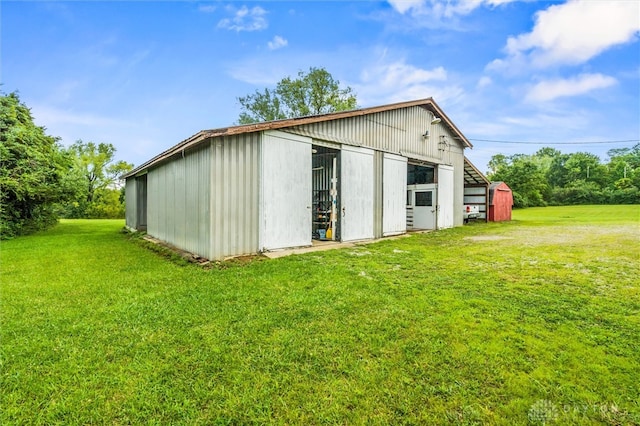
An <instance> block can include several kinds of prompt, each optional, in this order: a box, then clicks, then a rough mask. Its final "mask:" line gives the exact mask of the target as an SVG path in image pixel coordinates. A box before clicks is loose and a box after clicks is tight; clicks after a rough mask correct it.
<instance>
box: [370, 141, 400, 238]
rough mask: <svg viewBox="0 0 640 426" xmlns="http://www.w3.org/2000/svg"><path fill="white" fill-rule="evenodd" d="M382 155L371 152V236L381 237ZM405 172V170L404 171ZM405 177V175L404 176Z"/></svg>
mask: <svg viewBox="0 0 640 426" xmlns="http://www.w3.org/2000/svg"><path fill="white" fill-rule="evenodd" d="M384 156H385V154H384V153H383V152H382V151H374V153H373V237H374V238H382V237H383V236H384V223H383V221H384V196H385V194H384V192H385V189H386V187H385V179H386V176H385V170H384ZM405 174H406V171H405ZM405 179H406V177H405Z"/></svg>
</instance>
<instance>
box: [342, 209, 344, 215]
mask: <svg viewBox="0 0 640 426" xmlns="http://www.w3.org/2000/svg"><path fill="white" fill-rule="evenodd" d="M342 217H344V207H343V208H342Z"/></svg>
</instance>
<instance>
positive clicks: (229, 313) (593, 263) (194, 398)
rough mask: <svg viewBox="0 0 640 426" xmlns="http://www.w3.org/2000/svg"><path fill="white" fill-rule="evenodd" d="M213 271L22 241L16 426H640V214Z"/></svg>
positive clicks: (518, 214) (139, 250)
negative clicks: (251, 425)
mask: <svg viewBox="0 0 640 426" xmlns="http://www.w3.org/2000/svg"><path fill="white" fill-rule="evenodd" d="M514 219H515V220H514V221H513V222H510V223H491V224H485V223H474V224H472V225H470V226H465V227H461V228H456V229H450V230H445V231H440V232H434V233H428V234H417V235H413V236H411V237H409V238H400V239H395V240H385V241H382V242H378V243H374V244H368V245H362V246H357V247H355V248H347V249H343V250H334V251H327V252H319V253H309V254H306V255H298V256H291V257H286V258H281V259H276V260H268V261H254V262H250V263H246V264H237V263H230V264H229V265H226V266H225V267H222V268H213V269H208V270H205V269H203V268H201V267H199V266H195V265H186V266H185V265H181V264H178V263H175V262H171V261H168V260H167V259H166V258H163V257H161V256H159V255H158V254H157V253H154V252H152V251H150V250H148V249H146V248H145V247H143V246H142V245H140V244H136V243H135V242H134V241H132V240H131V239H130V238H129V237H128V236H127V235H126V234H124V233H122V232H121V228H122V226H123V223H122V222H121V221H97V220H96V221H64V222H62V223H61V224H60V225H58V226H57V227H56V228H54V229H53V230H51V231H48V232H44V233H40V234H37V235H34V236H30V237H24V238H18V239H15V240H11V241H4V242H2V243H1V244H2V245H1V247H0V262H1V264H0V267H1V282H0V285H1V287H0V289H1V293H0V296H1V301H0V302H1V305H0V308H1V314H0V315H1V316H0V319H1V324H0V325H1V331H0V339H1V340H0V356H1V364H0V365H1V376H0V377H1V382H0V390H1V392H0V409H1V414H0V424H3V425H9V424H162V425H165V424H246V423H259V424H260V423H280V424H305V425H306V424H320V423H323V424H327V423H328V424H336V423H337V424H363V423H367V424H504V425H517V424H543V423H545V422H546V423H547V424H551V423H557V424H576V425H583V424H612V425H623V424H624V425H626V424H640V379H639V378H640V291H639V289H640V283H639V279H638V277H639V273H640V265H639V259H640V207H639V206H579V207H553V208H552V207H549V208H544V209H527V210H519V211H515V212H514Z"/></svg>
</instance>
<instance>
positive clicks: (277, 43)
mask: <svg viewBox="0 0 640 426" xmlns="http://www.w3.org/2000/svg"><path fill="white" fill-rule="evenodd" d="M287 44H289V42H288V41H287V39H285V38H283V37H280V36H278V35H277V36H275V37H274V38H273V40H271V41H270V42H268V43H267V47H268V48H269V50H277V49H280V48H283V47H285V46H286V45H287Z"/></svg>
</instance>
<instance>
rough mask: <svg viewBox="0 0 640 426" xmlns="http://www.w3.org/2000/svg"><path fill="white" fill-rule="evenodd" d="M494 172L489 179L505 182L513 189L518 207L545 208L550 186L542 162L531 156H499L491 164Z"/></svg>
mask: <svg viewBox="0 0 640 426" xmlns="http://www.w3.org/2000/svg"><path fill="white" fill-rule="evenodd" d="M489 164H490V167H492V171H491V172H490V173H489V175H488V178H489V179H490V180H492V181H503V182H506V183H507V185H509V186H510V187H511V189H512V190H513V196H514V205H515V206H516V207H529V206H543V205H545V204H546V203H545V200H544V194H546V193H547V191H548V189H549V188H548V185H547V182H546V179H545V175H544V168H543V166H542V165H541V162H540V161H538V160H536V159H534V158H532V156H529V155H522V154H516V155H511V156H508V157H506V156H504V155H502V154H498V155H496V156H494V157H493V158H492V161H490V162H489Z"/></svg>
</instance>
